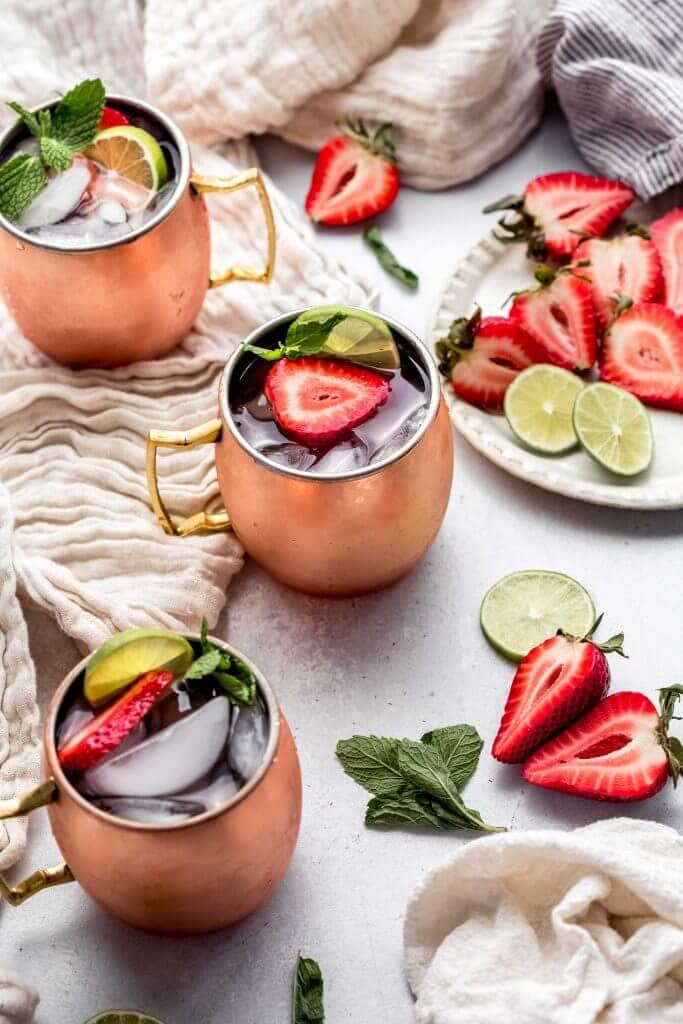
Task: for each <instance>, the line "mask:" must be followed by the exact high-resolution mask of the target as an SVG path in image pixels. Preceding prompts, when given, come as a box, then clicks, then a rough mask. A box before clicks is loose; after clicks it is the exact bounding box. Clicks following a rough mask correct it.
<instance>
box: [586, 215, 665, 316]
mask: <svg viewBox="0 0 683 1024" xmlns="http://www.w3.org/2000/svg"><path fill="white" fill-rule="evenodd" d="M681 241H683V235H682V236H681ZM586 263H587V265H584V266H580V264H586ZM574 267H575V270H576V273H577V274H580V275H581V277H584V278H587V279H588V280H589V281H590V282H591V287H592V289H593V304H594V306H595V313H596V316H597V319H598V323H599V324H600V327H601V328H602V329H603V331H606V330H607V328H608V327H609V325H610V323H611V321H612V320H613V319H614V316H615V312H616V309H617V304H618V303H619V300H620V299H621V298H622V296H624V297H628V298H629V299H631V301H632V302H656V301H657V300H658V299H659V298H660V296H661V294H662V284H663V281H662V268H661V264H660V262H659V256H658V255H657V250H656V249H655V247H654V245H653V243H652V242H651V241H650V240H649V239H648V238H645V237H643V236H642V235H641V234H640V233H637V232H636V231H633V232H632V233H630V234H625V235H619V236H618V237H617V238H587V239H586V240H585V241H583V242H581V243H580V245H579V246H578V247H577V249H576V252H575V253H574Z"/></svg>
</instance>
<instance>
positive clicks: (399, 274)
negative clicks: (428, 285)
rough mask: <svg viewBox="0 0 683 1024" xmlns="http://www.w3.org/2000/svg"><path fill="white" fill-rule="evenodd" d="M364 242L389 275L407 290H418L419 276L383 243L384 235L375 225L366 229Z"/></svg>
mask: <svg viewBox="0 0 683 1024" xmlns="http://www.w3.org/2000/svg"><path fill="white" fill-rule="evenodd" d="M363 241H364V242H365V243H366V244H367V245H369V246H370V248H371V249H372V251H373V252H374V254H375V256H376V257H377V260H378V262H379V265H380V266H381V267H383V268H384V269H385V270H386V272H387V274H390V275H391V276H392V277H395V278H396V279H397V281H400V282H401V284H404V285H405V286H406V288H411V289H413V290H415V289H416V288H417V286H418V284H419V283H420V282H419V278H418V276H417V274H416V273H415V272H414V271H412V270H409V269H408V268H407V267H403V266H401V264H400V263H399V262H398V260H397V259H396V257H395V256H394V254H393V252H392V251H391V249H390V248H389V247H388V246H387V245H385V244H384V242H383V241H382V235H381V232H380V230H379V228H378V227H376V226H375V225H373V226H372V227H369V228H366V229H365V231H364V232H363Z"/></svg>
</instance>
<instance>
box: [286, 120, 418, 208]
mask: <svg viewBox="0 0 683 1024" xmlns="http://www.w3.org/2000/svg"><path fill="white" fill-rule="evenodd" d="M339 128H340V129H341V131H342V132H343V134H342V135H335V136H334V137H333V138H331V139H330V140H329V142H326V143H325V145H324V146H323V148H322V149H321V150H320V153H319V154H318V159H317V160H316V164H315V167H314V169H313V177H312V179H311V184H310V187H309V190H308V195H307V196H306V203H305V206H306V213H307V214H308V216H309V217H310V218H311V220H313V221H316V222H319V223H321V224H355V223H356V222H357V221H359V220H366V219H367V218H368V217H374V216H375V215H376V214H378V213H382V211H383V210H386V209H387V208H388V207H389V206H391V204H392V203H393V201H394V199H395V198H396V195H397V193H398V186H399V176H398V168H397V166H396V152H395V150H394V144H393V142H392V139H391V125H390V124H384V125H382V127H381V128H378V130H377V131H376V132H375V134H374V135H372V136H370V135H369V134H368V132H367V130H366V128H365V125H364V124H363V122H362V121H355V120H351V119H350V118H349V119H348V120H347V121H345V122H342V123H340V124H339Z"/></svg>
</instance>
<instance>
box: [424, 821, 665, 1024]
mask: <svg viewBox="0 0 683 1024" xmlns="http://www.w3.org/2000/svg"><path fill="white" fill-rule="evenodd" d="M682 877H683V838H682V837H681V836H679V835H678V833H677V832H676V831H675V830H674V829H671V828H668V827H667V826H665V825H659V824H656V823H655V822H652V821H639V820H636V819H630V818H614V819H611V820H608V821H603V822H598V823H596V824H593V825H588V826H586V827H585V828H579V829H576V830H574V831H573V832H557V831H533V832H526V833H523V832H521V833H507V834H505V835H498V836H495V837H491V838H487V839H480V840H476V841H474V842H471V843H469V844H468V845H467V846H465V847H463V848H461V849H460V850H459V852H458V853H457V854H456V855H455V856H454V857H453V859H452V860H451V861H450V862H449V863H447V864H445V865H444V866H443V867H441V868H438V869H437V870H436V871H434V872H432V873H431V874H430V875H429V876H428V878H427V879H426V881H425V882H424V883H423V885H422V886H421V888H420V890H419V891H418V892H417V894H416V895H415V896H414V897H413V899H412V901H411V902H410V904H409V906H408V911H407V914H406V920H405V929H404V937H405V966H406V973H407V976H408V981H409V983H410V987H411V989H412V990H413V993H414V994H415V996H416V998H417V1003H416V1017H417V1020H418V1022H419V1024H492V1022H493V1021H501V1022H502V1021H505V1022H508V1021H509V1022H510V1024H680V1022H681V1021H683V887H682V886H681V878H682Z"/></svg>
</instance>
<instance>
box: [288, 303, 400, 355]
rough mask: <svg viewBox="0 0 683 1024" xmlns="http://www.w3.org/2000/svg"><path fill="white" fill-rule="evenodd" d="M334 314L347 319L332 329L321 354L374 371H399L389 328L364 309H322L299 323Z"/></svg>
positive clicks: (298, 320) (395, 348)
mask: <svg viewBox="0 0 683 1024" xmlns="http://www.w3.org/2000/svg"><path fill="white" fill-rule="evenodd" d="M332 313H343V314H344V319H343V320H340V322H339V323H338V324H336V326H335V327H333V328H332V330H331V331H330V333H329V335H328V336H327V340H326V341H325V344H324V346H323V348H322V351H323V352H325V353H326V354H327V355H330V356H336V357H337V358H339V359H349V360H350V361H351V362H353V363H359V364H360V365H362V366H367V367H368V368H369V369H372V370H398V369H399V368H400V366H401V356H400V354H399V351H398V347H397V345H396V342H395V341H394V337H393V335H392V333H391V330H390V328H389V326H388V325H387V324H386V323H385V322H384V320H382V319H380V317H378V316H373V314H372V313H366V312H365V310H364V309H352V308H350V307H348V306H319V307H317V308H316V309H309V310H307V311H306V312H305V313H302V314H301V316H300V317H298V319H297V320H296V321H295V323H296V324H300V323H307V322H309V321H311V320H320V319H323V318H324V317H325V316H330V314H332Z"/></svg>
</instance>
